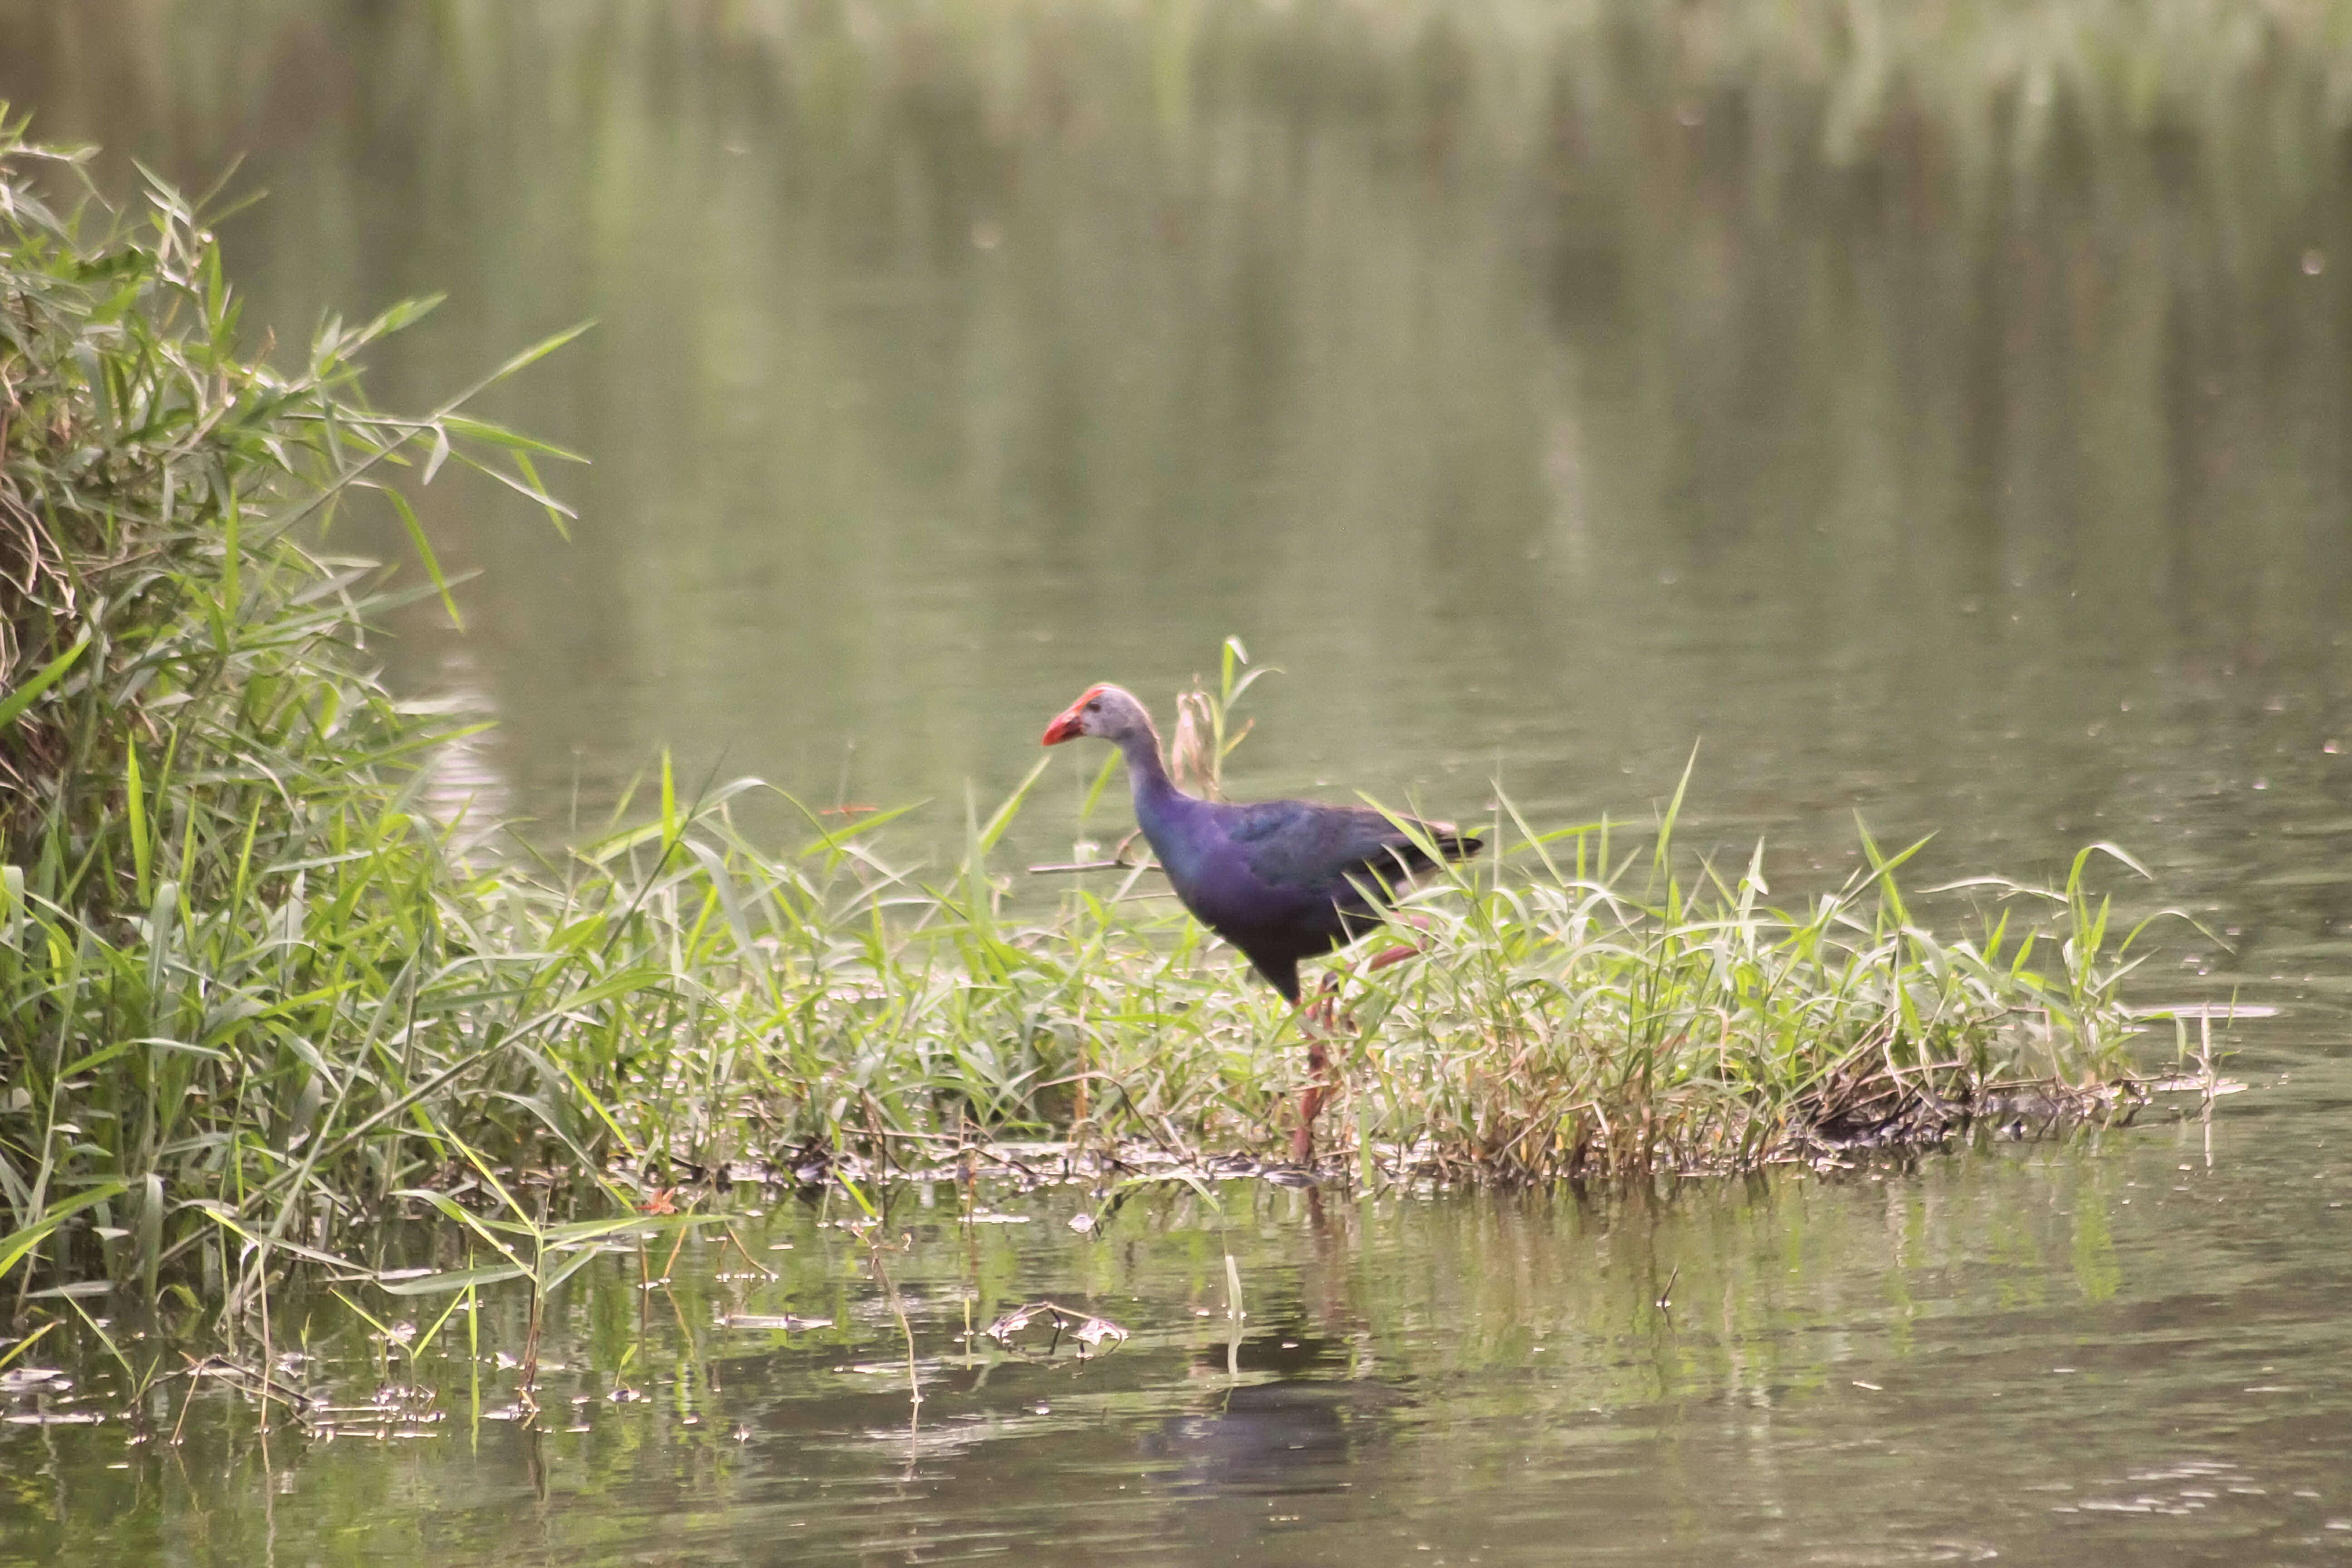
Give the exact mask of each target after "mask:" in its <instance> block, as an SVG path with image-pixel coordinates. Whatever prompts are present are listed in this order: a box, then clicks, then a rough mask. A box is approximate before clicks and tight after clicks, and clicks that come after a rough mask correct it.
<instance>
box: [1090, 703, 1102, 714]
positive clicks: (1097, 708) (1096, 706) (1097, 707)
mask: <svg viewBox="0 0 2352 1568" xmlns="http://www.w3.org/2000/svg"><path fill="white" fill-rule="evenodd" d="M1101 711H1102V704H1101V703H1100V702H1098V701H1097V702H1089V703H1087V712H1089V713H1099V712H1101Z"/></svg>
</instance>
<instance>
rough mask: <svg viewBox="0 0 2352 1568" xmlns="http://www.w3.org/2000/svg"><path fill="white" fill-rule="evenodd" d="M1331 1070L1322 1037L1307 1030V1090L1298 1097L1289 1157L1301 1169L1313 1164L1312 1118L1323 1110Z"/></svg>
mask: <svg viewBox="0 0 2352 1568" xmlns="http://www.w3.org/2000/svg"><path fill="white" fill-rule="evenodd" d="M1330 1070H1331V1058H1330V1057H1329V1056H1328V1055H1327V1054H1326V1053H1325V1052H1324V1049H1323V1037H1321V1036H1320V1035H1318V1034H1316V1033H1314V1031H1313V1030H1312V1029H1309V1030H1308V1032H1307V1088H1306V1089H1305V1090H1304V1091H1303V1092H1302V1093H1301V1094H1300V1095H1299V1097H1298V1130H1297V1131H1295V1132H1293V1133H1292V1134H1291V1135H1290V1157H1291V1158H1292V1159H1294V1160H1296V1161H1297V1162H1298V1163H1300V1164H1302V1165H1311V1164H1313V1163H1315V1117H1316V1113H1317V1112H1318V1111H1320V1110H1322V1109H1323V1100H1324V1098H1325V1096H1327V1095H1328V1094H1329V1093H1330V1089H1328V1087H1327V1086H1326V1084H1325V1082H1324V1079H1325V1078H1326V1077H1327V1076H1328V1074H1329V1073H1330Z"/></svg>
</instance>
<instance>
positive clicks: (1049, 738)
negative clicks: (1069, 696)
mask: <svg viewBox="0 0 2352 1568" xmlns="http://www.w3.org/2000/svg"><path fill="white" fill-rule="evenodd" d="M1101 689H1102V688H1101V687H1099V686H1089V687H1087V689H1085V690H1084V691H1081V692H1079V693H1078V700H1076V702H1073V703H1071V704H1070V705H1069V706H1068V707H1067V708H1065V709H1063V710H1062V716H1061V717H1060V718H1058V719H1056V720H1055V721H1053V722H1052V723H1050V724H1048V725H1046V726H1045V744H1047V745H1049V746H1058V745H1060V744H1061V743H1062V742H1065V741H1075V740H1076V739H1077V738H1078V737H1079V736H1081V735H1083V734H1085V733H1086V731H1084V730H1082V729H1080V728H1079V727H1078V716H1079V715H1080V714H1082V713H1084V712H1085V711H1086V710H1087V703H1089V702H1091V701H1093V700H1095V694H1096V693H1097V692H1098V691H1100V690H1101Z"/></svg>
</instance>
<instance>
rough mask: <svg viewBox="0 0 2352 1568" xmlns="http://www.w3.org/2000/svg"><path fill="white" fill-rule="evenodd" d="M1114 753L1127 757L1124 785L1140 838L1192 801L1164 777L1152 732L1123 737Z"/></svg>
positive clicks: (1164, 766) (1165, 765)
mask: <svg viewBox="0 0 2352 1568" xmlns="http://www.w3.org/2000/svg"><path fill="white" fill-rule="evenodd" d="M1118 749H1119V750H1120V751H1121V752H1124V753H1126V756H1127V784H1128V788H1129V790H1131V791H1132V792H1133V793H1134V795H1135V820H1136V821H1137V822H1138V823H1139V824H1140V825H1141V826H1142V828H1143V831H1144V836H1145V837H1154V834H1153V831H1152V830H1153V829H1154V828H1155V827H1156V826H1159V825H1160V824H1162V823H1165V822H1166V821H1168V820H1169V816H1170V814H1171V812H1174V811H1178V810H1181V803H1183V802H1186V801H1190V800H1191V799H1192V796H1191V795H1186V794H1185V793H1184V792H1183V791H1182V790H1181V789H1178V788H1177V787H1176V781H1175V780H1173V779H1171V778H1170V777H1169V776H1168V763H1167V762H1166V761H1165V760H1164V759H1162V757H1161V756H1160V737H1159V735H1158V734H1157V733H1155V732H1154V731H1150V730H1146V731H1143V732H1142V733H1140V734H1135V735H1129V736H1126V737H1125V738H1123V739H1122V740H1121V741H1120V742H1118Z"/></svg>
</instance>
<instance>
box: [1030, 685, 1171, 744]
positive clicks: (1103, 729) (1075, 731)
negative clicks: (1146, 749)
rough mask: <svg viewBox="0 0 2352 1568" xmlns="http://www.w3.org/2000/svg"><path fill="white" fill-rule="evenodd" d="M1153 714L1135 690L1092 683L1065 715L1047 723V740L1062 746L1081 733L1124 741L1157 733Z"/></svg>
mask: <svg viewBox="0 0 2352 1568" xmlns="http://www.w3.org/2000/svg"><path fill="white" fill-rule="evenodd" d="M1158 733H1159V731H1156V730H1154V729H1152V727H1151V715H1150V713H1147V712H1145V711H1144V708H1143V704H1142V703H1140V702H1138V701H1137V700H1135V694H1134V693H1133V692H1131V691H1128V690H1126V689H1123V688H1120V687H1117V686H1089V687H1087V689H1086V690H1085V691H1084V692H1083V693H1081V694H1080V696H1079V698H1078V700H1076V702H1073V703H1071V704H1070V705H1069V706H1068V707H1067V708H1066V709H1064V710H1062V716H1061V717H1060V718H1058V719H1056V720H1055V721H1053V722H1052V723H1051V724H1048V725H1046V726H1045V744H1047V745H1049V746H1058V745H1060V744H1061V743H1062V742H1065V741H1075V740H1076V739H1077V738H1078V737H1079V736H1081V735H1099V736H1101V737H1102V738H1103V739H1104V740H1106V741H1110V742H1118V743H1120V744H1124V743H1125V742H1128V741H1129V740H1132V739H1135V738H1136V737H1138V736H1152V737H1155V738H1156V737H1157V735H1158Z"/></svg>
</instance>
